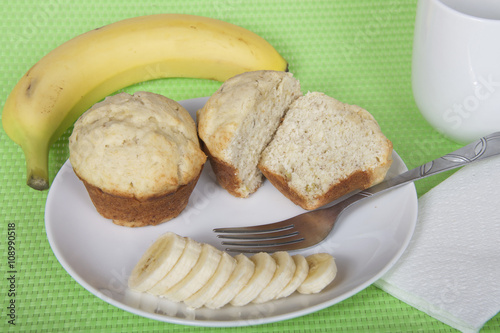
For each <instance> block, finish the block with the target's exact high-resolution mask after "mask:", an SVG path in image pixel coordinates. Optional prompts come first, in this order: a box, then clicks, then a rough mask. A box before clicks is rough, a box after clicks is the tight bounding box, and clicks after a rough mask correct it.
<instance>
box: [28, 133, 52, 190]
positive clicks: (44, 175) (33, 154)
mask: <svg viewBox="0 0 500 333" xmlns="http://www.w3.org/2000/svg"><path fill="white" fill-rule="evenodd" d="M21 147H22V148H23V152H24V156H25V158H26V174H27V179H26V184H27V185H28V186H29V187H31V188H34V189H35V190H39V191H43V190H47V189H48V188H49V163H48V162H49V154H48V143H45V142H40V141H38V142H35V143H33V144H28V145H22V146H21Z"/></svg>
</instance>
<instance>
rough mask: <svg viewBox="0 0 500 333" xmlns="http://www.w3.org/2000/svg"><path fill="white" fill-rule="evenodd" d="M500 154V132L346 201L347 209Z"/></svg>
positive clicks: (359, 193)
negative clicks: (364, 200) (388, 192)
mask: <svg viewBox="0 0 500 333" xmlns="http://www.w3.org/2000/svg"><path fill="white" fill-rule="evenodd" d="M498 154H500V132H495V133H492V134H490V135H487V136H485V137H482V138H481V139H479V140H477V141H475V142H472V143H470V144H468V145H467V146H464V147H462V148H460V149H458V150H455V151H454V152H452V153H449V154H446V155H444V156H442V157H439V158H437V159H435V160H432V161H430V162H428V163H425V164H423V165H421V166H419V167H416V168H415V169H412V170H409V171H406V172H404V173H402V174H400V175H398V176H396V177H394V178H391V179H389V180H386V181H383V182H381V183H379V184H377V185H374V186H372V187H370V188H368V189H366V190H363V191H361V192H358V193H357V194H355V195H353V196H351V197H349V198H348V199H346V200H345V204H343V205H342V206H344V207H346V206H349V205H351V204H352V203H354V202H356V201H359V200H361V199H364V198H367V197H371V196H373V195H374V194H376V193H381V192H384V191H386V190H388V189H391V188H394V187H398V186H401V185H404V184H407V183H410V182H413V181H415V180H419V179H422V178H426V177H429V176H433V175H436V174H438V173H441V172H444V171H448V170H452V169H456V168H459V167H462V166H464V165H467V164H470V163H473V162H476V161H480V160H483V159H485V158H488V157H491V156H495V155H498Z"/></svg>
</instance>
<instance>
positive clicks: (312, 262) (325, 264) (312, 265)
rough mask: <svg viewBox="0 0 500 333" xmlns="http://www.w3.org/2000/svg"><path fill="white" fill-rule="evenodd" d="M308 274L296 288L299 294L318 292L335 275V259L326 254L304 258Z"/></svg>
mask: <svg viewBox="0 0 500 333" xmlns="http://www.w3.org/2000/svg"><path fill="white" fill-rule="evenodd" d="M306 260H307V264H308V265H309V273H308V274H307V277H306V279H305V280H304V282H302V284H301V285H300V286H299V287H298V288H297V291H298V292H299V293H301V294H314V293H317V292H320V291H321V290H323V288H325V287H326V286H327V285H329V284H330V282H332V281H333V279H334V278H335V275H337V265H336V264H335V259H334V258H333V257H332V256H331V255H329V254H328V253H316V254H312V255H310V256H308V257H306Z"/></svg>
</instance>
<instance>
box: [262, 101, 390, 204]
mask: <svg viewBox="0 0 500 333" xmlns="http://www.w3.org/2000/svg"><path fill="white" fill-rule="evenodd" d="M391 154H392V143H391V142H390V141H389V140H388V139H387V138H386V137H385V136H384V134H383V133H382V131H381V129H380V127H379V125H378V123H377V122H376V121H375V119H374V118H373V116H372V115H371V114H370V113H368V111H366V110H364V109H362V108H360V107H359V106H356V105H349V104H345V103H342V102H340V101H338V100H336V99H335V98H333V97H329V96H327V95H325V94H323V93H319V92H310V93H308V94H306V95H305V96H303V97H300V98H299V99H297V100H296V101H295V102H294V103H292V105H291V106H290V109H289V110H288V112H287V114H286V116H285V118H284V120H283V122H282V123H281V125H280V127H279V128H278V130H277V131H276V135H275V136H274V138H273V140H272V141H271V143H270V144H269V145H268V146H267V147H266V149H265V150H264V151H263V153H262V156H261V160H260V162H259V168H260V170H261V171H262V172H263V173H264V175H265V177H266V178H267V179H268V180H269V181H270V182H271V183H272V184H273V185H274V186H275V187H276V188H277V189H278V190H280V191H281V192H282V193H283V194H284V195H285V196H286V197H288V198H289V199H290V200H292V201H293V202H294V203H295V204H297V205H299V206H301V207H302V208H304V209H309V210H310V209H315V208H318V207H320V206H323V205H325V204H327V203H329V202H331V201H333V200H335V199H337V198H340V197H341V196H343V195H344V194H347V193H349V192H351V191H354V190H358V189H359V190H362V189H365V188H368V187H370V186H372V185H375V184H377V183H379V182H381V181H382V180H383V179H384V178H385V175H386V173H387V171H388V170H389V167H390V166H391V163H392V155H391Z"/></svg>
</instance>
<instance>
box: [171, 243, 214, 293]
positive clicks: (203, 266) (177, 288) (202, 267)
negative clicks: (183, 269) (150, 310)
mask: <svg viewBox="0 0 500 333" xmlns="http://www.w3.org/2000/svg"><path fill="white" fill-rule="evenodd" d="M221 256H222V252H221V251H219V250H217V249H216V248H215V247H213V246H212V245H209V244H203V245H202V248H201V253H200V257H199V258H198V261H197V262H196V264H195V265H194V267H193V268H192V269H191V271H190V272H189V273H188V275H186V276H185V277H184V278H183V279H182V280H181V281H179V282H178V283H177V284H176V285H174V286H173V287H172V288H170V289H169V290H167V291H166V292H165V293H164V294H163V295H162V296H163V297H166V298H167V299H169V300H171V301H173V302H181V301H184V300H185V299H187V298H188V297H190V296H191V295H193V294H194V293H196V292H197V291H198V290H200V289H201V288H202V287H203V286H204V285H205V284H206V283H207V282H208V280H209V279H210V278H211V277H212V275H214V273H215V270H216V269H217V266H218V265H219V262H220V260H221Z"/></svg>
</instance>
